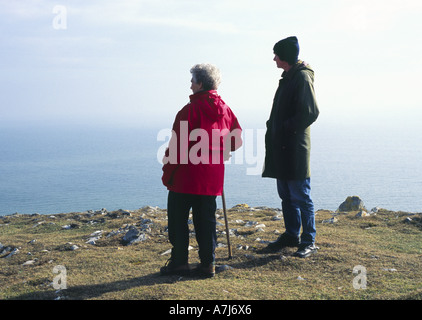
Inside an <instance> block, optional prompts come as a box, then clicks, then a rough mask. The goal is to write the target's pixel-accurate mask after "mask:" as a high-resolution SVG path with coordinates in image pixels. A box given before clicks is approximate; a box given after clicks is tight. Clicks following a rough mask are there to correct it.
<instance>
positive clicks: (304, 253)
mask: <svg viewBox="0 0 422 320" xmlns="http://www.w3.org/2000/svg"><path fill="white" fill-rule="evenodd" d="M318 249H319V248H318V247H316V246H315V245H313V244H308V245H301V246H299V249H297V251H296V252H295V253H294V256H295V257H299V258H307V257H309V256H310V255H312V254H314V253H316V252H317V251H318Z"/></svg>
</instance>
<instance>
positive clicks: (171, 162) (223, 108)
mask: <svg viewBox="0 0 422 320" xmlns="http://www.w3.org/2000/svg"><path fill="white" fill-rule="evenodd" d="M190 72H191V74H192V80H191V82H192V85H191V90H192V92H193V94H192V95H191V96H190V103H188V104H187V105H186V106H185V107H183V108H182V109H181V110H180V111H179V112H178V113H177V115H176V119H175V121H174V124H173V131H172V138H171V139H170V142H169V147H168V148H167V150H166V154H165V156H164V159H163V163H164V166H163V177H162V181H163V184H164V185H165V186H166V187H167V189H168V190H169V193H168V202H167V213H168V232H169V240H170V243H171V244H172V246H173V247H172V251H171V257H170V259H169V261H168V262H167V264H166V265H165V266H164V267H162V268H161V274H162V275H173V274H177V275H187V274H189V273H190V268H189V263H188V247H189V228H188V217H189V212H190V210H191V209H192V216H193V224H194V228H195V234H196V240H197V242H198V247H199V259H200V261H201V263H200V264H199V266H198V267H197V268H196V269H195V270H194V271H195V273H196V274H197V275H200V276H203V277H212V276H214V274H215V247H216V241H217V234H216V219H215V211H216V209H217V204H216V197H217V196H219V195H221V194H222V190H223V184H224V160H227V159H228V157H229V156H230V155H229V153H230V152H231V151H235V150H236V149H238V148H239V147H240V146H241V145H242V139H241V130H242V129H241V127H240V125H239V123H238V121H237V118H236V116H235V115H234V114H233V112H232V110H231V109H230V108H229V107H228V106H227V105H226V104H225V103H224V101H223V100H222V99H221V97H220V96H219V95H218V94H217V91H216V90H217V88H218V85H219V84H220V72H219V70H218V69H217V68H216V67H215V66H213V65H210V64H197V65H195V66H193V67H192V69H191V70H190Z"/></svg>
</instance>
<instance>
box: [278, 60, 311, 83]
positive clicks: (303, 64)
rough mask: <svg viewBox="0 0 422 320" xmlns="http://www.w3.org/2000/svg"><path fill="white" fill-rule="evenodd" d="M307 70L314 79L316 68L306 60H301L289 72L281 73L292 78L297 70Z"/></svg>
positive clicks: (284, 76)
mask: <svg viewBox="0 0 422 320" xmlns="http://www.w3.org/2000/svg"><path fill="white" fill-rule="evenodd" d="M299 71H305V72H307V73H308V75H309V76H310V77H311V79H312V81H313V80H314V70H312V68H311V66H310V65H309V64H308V63H306V62H305V61H302V60H299V61H298V62H297V63H296V64H295V65H294V66H292V68H291V69H290V70H289V71H288V72H283V74H282V75H281V76H282V77H283V78H284V79H286V78H292V77H293V76H294V75H295V74H296V72H299Z"/></svg>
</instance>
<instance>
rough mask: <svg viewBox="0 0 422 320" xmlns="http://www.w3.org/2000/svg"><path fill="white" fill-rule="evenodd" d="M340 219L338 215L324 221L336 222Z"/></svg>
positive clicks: (323, 221)
mask: <svg viewBox="0 0 422 320" xmlns="http://www.w3.org/2000/svg"><path fill="white" fill-rule="evenodd" d="M337 221H338V219H337V218H336V217H332V218H330V219H327V220H322V223H331V224H332V223H336V222H337Z"/></svg>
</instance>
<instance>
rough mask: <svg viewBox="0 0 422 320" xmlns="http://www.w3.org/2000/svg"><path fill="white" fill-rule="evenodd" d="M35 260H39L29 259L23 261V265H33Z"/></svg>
mask: <svg viewBox="0 0 422 320" xmlns="http://www.w3.org/2000/svg"><path fill="white" fill-rule="evenodd" d="M35 262H37V260H36V259H35V260H28V261H26V262H24V263H22V265H23V266H30V265H33V264H34V263H35Z"/></svg>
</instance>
